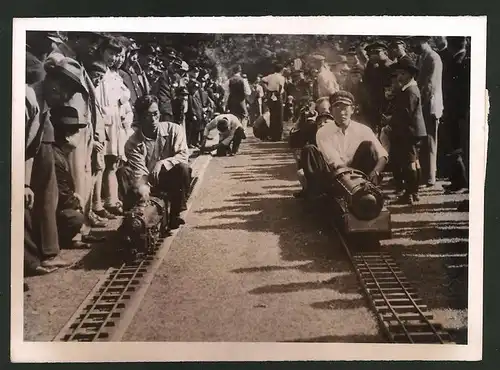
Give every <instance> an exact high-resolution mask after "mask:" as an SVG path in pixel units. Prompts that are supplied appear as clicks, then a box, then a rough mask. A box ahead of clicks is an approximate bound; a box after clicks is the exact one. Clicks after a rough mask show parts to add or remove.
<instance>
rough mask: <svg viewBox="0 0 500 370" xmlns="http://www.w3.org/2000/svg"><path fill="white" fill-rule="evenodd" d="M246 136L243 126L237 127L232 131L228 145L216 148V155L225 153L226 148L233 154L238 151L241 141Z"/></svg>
mask: <svg viewBox="0 0 500 370" xmlns="http://www.w3.org/2000/svg"><path fill="white" fill-rule="evenodd" d="M246 138H247V137H246V135H245V130H243V127H238V128H237V129H236V131H235V132H234V136H233V139H232V140H231V142H230V143H229V146H227V147H224V146H223V147H219V149H217V155H226V154H227V151H228V150H230V151H231V152H232V153H234V154H236V153H238V150H239V149H240V145H241V141H242V140H243V139H246Z"/></svg>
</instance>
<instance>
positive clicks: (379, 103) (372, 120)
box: [363, 42, 392, 131]
mask: <svg viewBox="0 0 500 370" xmlns="http://www.w3.org/2000/svg"><path fill="white" fill-rule="evenodd" d="M366 51H367V53H368V55H369V58H370V60H369V62H368V64H367V66H366V69H365V74H364V76H363V80H364V83H365V86H366V89H367V92H368V95H369V96H370V99H369V101H368V103H369V104H368V105H367V106H366V111H365V113H366V114H365V118H366V120H367V123H368V124H369V126H370V127H371V128H372V129H373V130H374V131H377V130H378V128H379V127H380V125H381V122H382V108H383V106H384V102H385V94H384V86H385V85H386V81H388V80H389V79H390V75H391V64H392V62H391V60H390V59H389V56H388V54H387V45H386V44H385V43H383V42H375V43H373V44H371V45H368V46H367V47H366Z"/></svg>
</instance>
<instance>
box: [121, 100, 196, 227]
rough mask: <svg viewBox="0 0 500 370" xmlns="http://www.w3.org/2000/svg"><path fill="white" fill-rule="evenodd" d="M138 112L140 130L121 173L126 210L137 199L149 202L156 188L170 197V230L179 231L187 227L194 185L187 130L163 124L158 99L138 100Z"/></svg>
mask: <svg viewBox="0 0 500 370" xmlns="http://www.w3.org/2000/svg"><path fill="white" fill-rule="evenodd" d="M135 111H136V113H137V115H138V118H139V128H138V129H137V131H136V132H135V133H134V134H132V136H131V137H130V138H129V140H128V141H127V143H126V144H125V156H126V157H127V164H126V166H125V167H123V168H122V170H121V171H120V172H121V173H120V177H121V178H122V181H121V186H122V189H121V190H122V195H123V197H124V202H123V203H124V208H129V207H130V206H133V205H134V204H133V203H134V201H137V200H138V199H137V198H142V199H145V198H147V197H148V196H149V192H150V187H151V186H152V189H151V192H152V193H156V194H158V193H159V195H161V194H163V193H166V195H167V199H166V200H168V201H169V202H170V217H169V225H168V227H169V229H176V228H178V227H179V226H180V225H183V224H184V220H183V219H182V218H181V217H180V213H181V212H182V211H184V210H186V202H187V193H188V191H189V186H190V182H191V168H190V167H189V164H188V158H189V154H188V146H187V141H186V137H185V135H184V130H183V129H182V127H181V126H180V125H178V124H176V123H173V122H160V110H159V108H158V99H157V98H156V96H153V95H144V96H142V97H140V98H139V99H137V101H136V103H135ZM137 195H139V197H138V196H137Z"/></svg>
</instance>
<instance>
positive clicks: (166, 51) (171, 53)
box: [165, 47, 177, 58]
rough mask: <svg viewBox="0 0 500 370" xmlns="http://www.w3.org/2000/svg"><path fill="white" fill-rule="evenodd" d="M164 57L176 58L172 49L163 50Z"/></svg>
mask: <svg viewBox="0 0 500 370" xmlns="http://www.w3.org/2000/svg"><path fill="white" fill-rule="evenodd" d="M165 56H167V57H169V58H175V57H176V56H177V54H176V52H175V49H174V48H172V47H166V48H165Z"/></svg>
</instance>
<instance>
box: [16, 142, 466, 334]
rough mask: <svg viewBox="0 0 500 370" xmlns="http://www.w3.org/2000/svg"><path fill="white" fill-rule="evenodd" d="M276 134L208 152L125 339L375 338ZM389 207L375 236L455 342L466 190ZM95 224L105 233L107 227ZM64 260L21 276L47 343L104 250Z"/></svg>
mask: <svg viewBox="0 0 500 370" xmlns="http://www.w3.org/2000/svg"><path fill="white" fill-rule="evenodd" d="M295 172H296V166H295V162H294V161H293V157H292V155H291V153H290V152H289V151H288V149H287V144H286V142H281V143H270V142H260V141H258V140H256V139H255V138H253V137H252V136H251V135H249V138H248V139H247V140H246V142H245V143H244V144H243V145H242V148H241V151H240V153H239V154H238V155H237V156H236V157H232V158H231V157H226V158H213V159H212V161H211V162H210V164H209V166H208V168H207V170H206V173H205V177H204V180H203V181H202V183H201V184H198V186H201V188H200V192H199V193H198V196H197V197H196V200H195V202H194V204H193V207H192V209H191V211H190V213H189V215H188V217H187V219H186V221H187V225H185V226H184V227H183V228H182V229H181V230H180V232H179V233H178V234H177V236H176V238H175V239H174V240H173V243H172V245H171V247H170V250H169V253H168V255H167V256H166V258H165V260H164V261H163V264H162V265H161V266H160V268H159V270H158V271H157V273H156V276H155V278H154V279H153V282H152V284H151V286H150V288H149V290H148V292H147V294H146V297H145V299H144V301H143V303H142V305H141V307H140V309H139V311H138V312H137V314H136V316H135V318H134V319H133V321H132V324H131V326H130V327H129V329H128V331H127V333H126V334H125V337H124V340H126V341H298V342H383V341H384V338H383V337H382V336H381V334H380V333H379V330H378V327H377V324H376V321H375V318H374V316H373V314H372V313H371V311H370V310H369V309H368V308H367V304H366V300H365V297H364V295H363V292H362V290H361V288H360V286H359V284H358V281H357V279H356V275H355V274H354V272H353V270H352V268H351V265H350V263H349V261H348V260H347V257H346V256H345V253H344V251H343V250H342V248H341V247H340V244H339V242H338V241H337V240H336V238H335V236H334V235H333V234H332V233H331V232H330V231H329V230H328V229H327V228H326V227H325V226H324V223H323V222H322V220H320V219H318V217H317V214H316V213H315V212H314V210H312V209H310V207H308V206H307V204H306V203H304V202H302V201H300V200H297V199H295V198H293V197H292V193H293V192H294V191H296V190H298V188H299V187H298V182H297V181H296V174H295ZM423 195H424V196H422V200H421V202H420V203H419V204H418V205H416V206H414V207H413V208H411V209H410V208H409V207H405V206H390V207H389V208H390V210H391V213H392V221H393V238H392V239H390V240H387V241H383V242H382V244H383V246H384V248H387V249H388V250H390V251H391V252H392V253H393V254H394V255H395V258H396V259H397V260H398V262H399V263H400V264H401V267H402V269H403V271H404V272H405V274H406V275H407V277H408V278H409V280H410V281H413V282H414V286H415V287H416V288H417V289H418V290H419V294H420V296H421V297H422V298H423V299H424V301H425V303H426V304H427V305H428V307H429V308H430V309H431V311H432V313H433V314H434V315H435V318H436V319H437V321H439V322H441V323H442V324H444V326H445V328H447V329H448V330H449V331H450V332H451V333H452V335H453V337H454V339H455V340H456V341H457V342H459V343H465V342H466V337H467V329H466V328H467V271H468V269H467V250H468V249H467V248H468V243H467V230H468V214H467V213H458V212H456V211H455V208H456V206H457V205H458V202H459V201H460V200H462V199H466V197H467V195H456V196H449V195H443V194H442V191H438V190H430V191H425V192H424V194H423ZM111 226H112V227H110V228H109V230H97V231H96V233H100V234H103V235H107V236H108V237H109V238H110V239H111V240H112V238H113V235H114V233H113V231H112V229H114V227H113V226H116V225H111ZM62 253H63V254H62V255H63V257H65V258H68V259H71V260H74V261H80V263H78V264H77V265H76V266H74V267H73V268H71V269H65V270H60V271H58V272H56V273H54V274H50V275H47V276H43V277H33V278H28V279H26V281H27V282H28V284H29V285H30V291H29V292H27V293H25V302H24V319H25V323H24V329H25V340H36V341H47V340H51V339H52V338H53V337H54V336H55V335H56V334H57V333H58V331H59V330H60V329H61V328H62V327H63V325H64V324H65V323H66V321H67V320H68V319H69V317H70V316H71V315H72V314H73V313H74V311H75V309H76V308H77V307H78V306H79V305H80V304H81V302H82V301H83V300H84V298H85V297H86V295H87V294H88V293H89V292H90V290H91V289H92V287H93V286H94V285H95V284H96V283H97V281H98V280H99V279H100V277H101V276H102V275H103V274H104V273H105V271H106V270H107V268H109V267H110V266H111V265H112V264H113V262H112V261H114V260H115V259H116V255H115V251H114V248H113V247H112V245H111V244H110V243H104V244H101V245H96V246H95V247H94V249H93V250H91V251H90V252H89V251H68V250H66V251H63V252H62Z"/></svg>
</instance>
